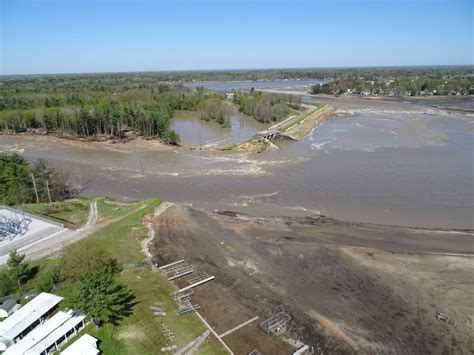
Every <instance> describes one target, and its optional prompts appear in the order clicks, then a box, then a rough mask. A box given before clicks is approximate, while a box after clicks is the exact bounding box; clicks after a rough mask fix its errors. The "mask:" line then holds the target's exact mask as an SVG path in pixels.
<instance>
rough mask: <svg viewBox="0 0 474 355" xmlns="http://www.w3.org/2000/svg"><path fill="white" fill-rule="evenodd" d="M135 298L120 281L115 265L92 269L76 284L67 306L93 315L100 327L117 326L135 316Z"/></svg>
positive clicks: (79, 278) (93, 319)
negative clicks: (125, 318)
mask: <svg viewBox="0 0 474 355" xmlns="http://www.w3.org/2000/svg"><path fill="white" fill-rule="evenodd" d="M133 299H134V295H133V294H132V292H131V291H130V290H129V289H127V288H126V287H125V286H124V285H123V284H122V283H121V282H119V281H117V280H116V278H115V275H114V270H113V268H112V266H111V265H99V266H96V267H93V268H90V269H89V270H88V271H87V272H86V273H85V274H84V275H82V276H79V277H78V278H77V280H76V281H75V282H74V284H73V285H72V289H71V294H70V296H69V297H68V298H67V299H66V304H67V305H68V306H69V307H71V308H74V309H77V310H79V311H81V312H82V313H84V314H86V315H87V316H89V317H90V318H91V319H92V321H93V322H94V323H95V324H96V325H97V326H98V327H100V326H101V325H102V324H104V323H112V324H117V323H118V322H119V321H120V320H121V319H122V318H123V317H126V316H127V315H129V314H130V313H131V310H132V307H133V304H132V301H133Z"/></svg>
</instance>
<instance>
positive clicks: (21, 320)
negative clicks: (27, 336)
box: [0, 292, 63, 339]
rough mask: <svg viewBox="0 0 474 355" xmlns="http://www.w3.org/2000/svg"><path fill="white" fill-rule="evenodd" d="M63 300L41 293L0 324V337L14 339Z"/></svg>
mask: <svg viewBox="0 0 474 355" xmlns="http://www.w3.org/2000/svg"><path fill="white" fill-rule="evenodd" d="M62 299H63V298H62V297H59V296H56V295H52V294H50V293H45V292H42V293H40V294H39V295H38V296H36V297H35V298H33V299H32V300H31V301H30V302H28V303H27V304H26V305H24V306H23V307H21V308H20V309H19V310H18V311H16V312H15V313H13V314H12V315H11V316H10V317H8V318H7V319H5V320H4V321H3V322H1V323H0V337H3V338H6V339H14V338H15V337H17V336H18V335H19V334H21V333H22V332H23V331H24V330H25V329H27V328H28V327H29V326H30V325H31V324H32V323H34V322H35V321H36V320H37V319H38V318H40V317H42V316H43V315H44V314H45V313H47V312H48V311H50V310H51V308H53V307H54V306H56V305H57V304H58V303H59V302H61V300H62Z"/></svg>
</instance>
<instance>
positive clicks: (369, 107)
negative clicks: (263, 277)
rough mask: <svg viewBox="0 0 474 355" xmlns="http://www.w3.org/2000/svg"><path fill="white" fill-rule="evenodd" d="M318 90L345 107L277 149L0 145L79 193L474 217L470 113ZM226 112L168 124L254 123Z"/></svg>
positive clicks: (242, 131) (308, 210) (405, 216)
mask: <svg viewBox="0 0 474 355" xmlns="http://www.w3.org/2000/svg"><path fill="white" fill-rule="evenodd" d="M321 101H325V102H327V103H330V104H332V105H334V106H336V107H337V108H340V109H343V110H345V111H346V113H344V114H341V115H339V116H337V117H334V118H331V119H330V120H328V121H327V122H326V123H325V124H323V125H322V126H320V127H318V128H316V129H315V130H314V131H313V132H312V133H311V134H310V135H308V136H307V137H306V138H305V139H303V140H301V141H299V142H289V141H285V142H281V143H280V145H281V147H282V149H280V150H275V151H270V152H266V153H263V154H246V153H236V152H221V151H208V150H202V151H199V150H189V149H185V148H177V149H167V150H156V151H153V150H150V149H141V148H135V149H131V150H130V151H129V152H124V151H119V150H111V149H104V148H100V147H99V148H97V147H96V146H87V145H85V146H75V145H71V144H68V143H62V142H60V141H59V142H58V140H48V139H47V138H46V139H45V138H44V137H43V138H41V139H31V138H24V137H18V136H17V137H12V136H0V150H4V151H17V152H20V153H21V154H22V155H23V156H25V157H26V158H27V159H28V160H36V159H38V158H46V159H47V160H49V161H50V162H51V163H53V164H55V165H56V166H59V167H61V168H62V169H64V170H66V171H67V172H68V174H69V176H70V179H71V180H72V181H75V182H76V183H82V184H83V185H84V192H83V193H84V195H88V196H93V195H107V196H110V197H114V198H121V199H141V198H147V197H151V196H156V197H160V198H162V199H165V200H169V201H175V202H181V203H186V204H189V205H192V206H195V207H199V208H206V209H211V210H213V209H220V210H234V211H239V212H244V213H248V214H252V215H311V214H315V213H322V214H325V215H328V216H331V217H334V218H339V219H344V220H350V221H363V222H374V223H384V224H397V225H409V226H426V227H443V228H474V221H473V212H474V202H473V201H474V171H473V160H474V158H473V151H474V150H473V147H474V139H473V138H474V117H473V116H472V115H471V114H469V113H462V112H455V111H444V110H439V109H436V108H433V107H431V106H429V107H428V106H426V105H420V104H414V103H407V102H380V101H372V100H356V99H350V100H349V99H342V98H341V99H329V98H328V99H321ZM471 104H472V101H471V102H470V103H469V102H468V103H467V105H468V106H469V105H471ZM233 120H234V121H233V123H232V124H231V127H227V128H222V127H220V126H219V125H216V124H215V123H213V122H211V123H206V122H202V121H201V120H199V119H197V118H196V117H195V118H193V117H187V118H186V117H185V118H183V119H181V120H179V121H175V122H174V123H173V125H174V127H175V128H176V129H177V130H178V131H179V133H180V134H181V136H182V137H183V140H184V141H186V142H187V143H190V144H199V142H201V144H202V145H217V144H221V143H228V142H232V141H233V140H235V139H240V138H241V137H246V136H247V135H249V136H251V135H253V134H254V133H255V132H256V131H258V130H260V125H259V124H258V123H257V122H251V121H246V122H243V123H241V119H240V118H239V116H235V117H234V119H233ZM199 130H200V131H201V134H200V135H199ZM196 131H197V134H196ZM142 167H143V170H142Z"/></svg>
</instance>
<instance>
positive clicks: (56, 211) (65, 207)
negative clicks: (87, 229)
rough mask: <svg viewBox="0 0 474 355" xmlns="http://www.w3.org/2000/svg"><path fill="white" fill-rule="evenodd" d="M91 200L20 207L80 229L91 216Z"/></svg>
mask: <svg viewBox="0 0 474 355" xmlns="http://www.w3.org/2000/svg"><path fill="white" fill-rule="evenodd" d="M90 202H91V199H83V198H75V199H71V200H66V201H60V202H53V203H51V204H49V203H30V204H24V205H21V206H18V207H16V206H15V207H16V208H19V209H21V210H23V211H25V212H28V213H32V214H37V215H40V216H43V217H46V218H49V219H51V220H53V221H55V222H59V223H63V224H64V225H65V226H66V227H68V228H72V229H75V228H78V227H79V226H81V225H82V224H84V223H85V222H86V220H87V215H88V214H89V204H90Z"/></svg>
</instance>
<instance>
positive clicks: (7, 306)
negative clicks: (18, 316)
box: [0, 298, 21, 318]
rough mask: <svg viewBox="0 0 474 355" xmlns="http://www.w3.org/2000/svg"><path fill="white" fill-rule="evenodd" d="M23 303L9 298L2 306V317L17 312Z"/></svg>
mask: <svg viewBox="0 0 474 355" xmlns="http://www.w3.org/2000/svg"><path fill="white" fill-rule="evenodd" d="M20 307H21V305H19V304H18V303H16V300H14V299H12V298H9V299H7V300H6V301H5V302H3V303H2V305H1V306H0V318H7V317H8V316H9V315H10V314H12V313H13V312H16V311H17V310H18V309H19V308H20Z"/></svg>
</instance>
